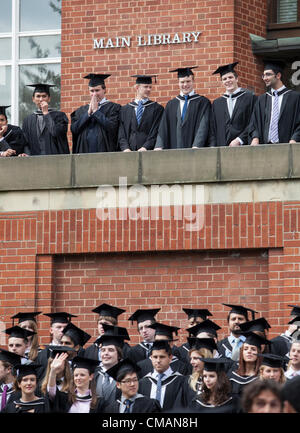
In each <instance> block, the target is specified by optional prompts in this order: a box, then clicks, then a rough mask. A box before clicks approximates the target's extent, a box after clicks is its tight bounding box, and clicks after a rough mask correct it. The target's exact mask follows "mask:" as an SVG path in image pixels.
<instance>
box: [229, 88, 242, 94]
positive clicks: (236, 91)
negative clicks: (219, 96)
mask: <svg viewBox="0 0 300 433" xmlns="http://www.w3.org/2000/svg"><path fill="white" fill-rule="evenodd" d="M241 89H242V88H241V87H238V88H237V89H236V90H235V91H234V92H232V93H230V92H228V91H227V90H226V92H225V95H228V96H230V95H235V94H236V93H238V92H240V91H241Z"/></svg>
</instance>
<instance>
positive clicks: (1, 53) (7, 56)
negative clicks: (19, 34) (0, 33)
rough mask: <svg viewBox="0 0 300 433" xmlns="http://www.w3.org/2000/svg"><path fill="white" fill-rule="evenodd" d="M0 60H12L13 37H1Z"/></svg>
mask: <svg viewBox="0 0 300 433" xmlns="http://www.w3.org/2000/svg"><path fill="white" fill-rule="evenodd" d="M0 60H11V38H0Z"/></svg>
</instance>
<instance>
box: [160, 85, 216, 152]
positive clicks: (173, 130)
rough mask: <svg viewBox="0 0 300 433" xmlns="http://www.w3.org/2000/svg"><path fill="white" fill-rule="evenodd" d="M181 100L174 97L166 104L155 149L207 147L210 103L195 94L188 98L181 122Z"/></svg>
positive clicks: (203, 97)
mask: <svg viewBox="0 0 300 433" xmlns="http://www.w3.org/2000/svg"><path fill="white" fill-rule="evenodd" d="M182 98H183V97H181V96H176V98H174V99H171V101H169V102H168V103H167V105H166V108H165V111H164V113H163V116H162V119H161V122H160V126H159V130H158V135H157V140H156V144H155V148H161V149H179V148H191V147H193V146H195V147H204V146H207V141H208V134H209V123H210V115H211V103H210V101H209V100H208V99H207V98H206V97H205V96H201V95H198V94H197V93H195V94H194V95H192V96H190V97H189V105H188V108H187V111H186V114H185V117H184V120H183V121H182V120H181V111H180V100H182ZM183 100H184V98H183Z"/></svg>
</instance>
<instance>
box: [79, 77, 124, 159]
mask: <svg viewBox="0 0 300 433" xmlns="http://www.w3.org/2000/svg"><path fill="white" fill-rule="evenodd" d="M108 77H110V74H88V75H86V76H85V77H84V78H86V79H88V80H89V93H90V96H91V100H90V103H89V104H87V105H82V106H81V107H79V108H77V110H75V111H73V113H72V114H71V132H72V138H73V149H72V152H73V153H95V152H115V151H116V150H117V143H118V127H119V114H120V108H121V106H120V105H119V104H116V103H114V102H111V101H109V100H108V99H106V97H105V94H106V85H105V82H104V80H105V79H106V78H108Z"/></svg>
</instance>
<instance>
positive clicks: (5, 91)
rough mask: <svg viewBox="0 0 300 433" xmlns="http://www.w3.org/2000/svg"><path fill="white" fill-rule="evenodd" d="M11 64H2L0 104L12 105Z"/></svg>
mask: <svg viewBox="0 0 300 433" xmlns="http://www.w3.org/2000/svg"><path fill="white" fill-rule="evenodd" d="M10 83H11V68H10V66H0V105H10Z"/></svg>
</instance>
